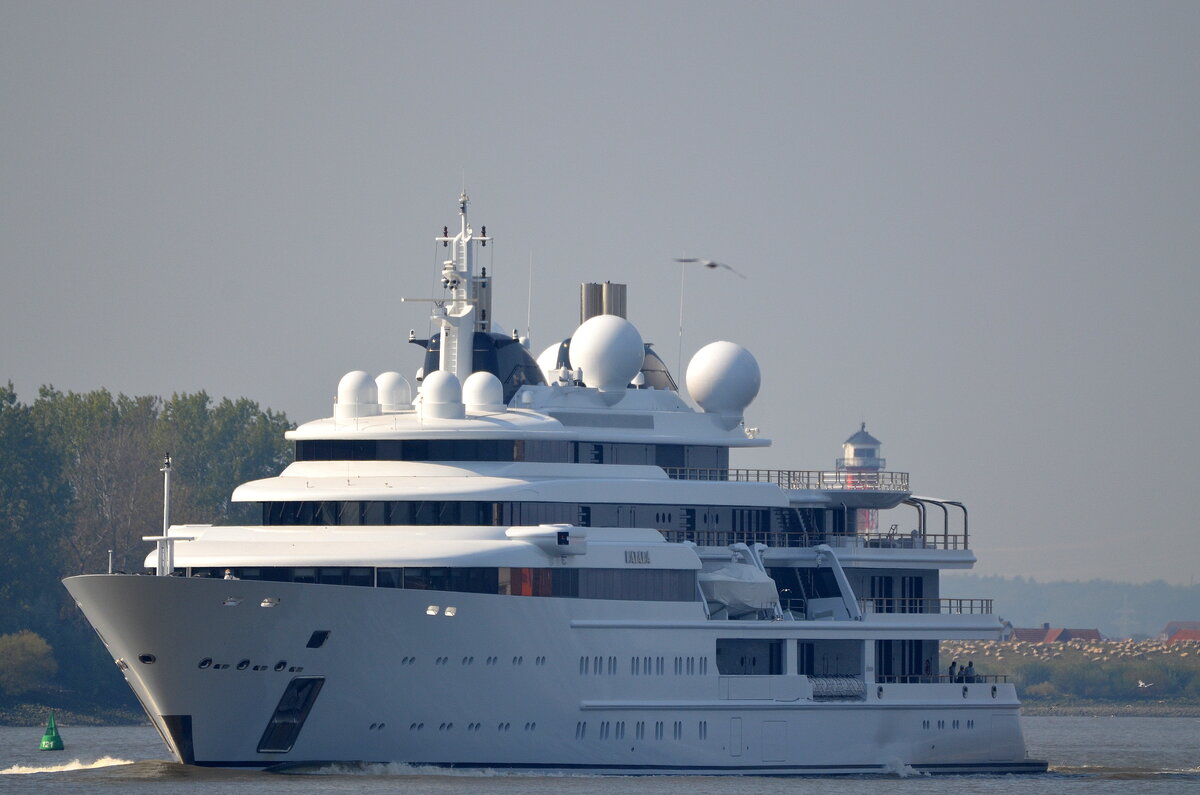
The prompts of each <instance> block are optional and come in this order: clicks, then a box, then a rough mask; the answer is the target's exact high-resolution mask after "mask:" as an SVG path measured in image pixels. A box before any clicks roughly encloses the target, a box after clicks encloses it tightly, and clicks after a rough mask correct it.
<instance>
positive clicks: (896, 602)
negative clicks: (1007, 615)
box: [779, 597, 992, 616]
mask: <svg viewBox="0 0 1200 795" xmlns="http://www.w3.org/2000/svg"><path fill="white" fill-rule="evenodd" d="M779 606H780V607H782V608H783V609H784V610H790V611H793V612H795V613H800V614H802V613H804V609H805V604H804V600H803V599H797V598H783V599H780V600H779ZM858 609H859V610H861V611H862V612H863V613H864V614H866V615H872V614H879V613H909V614H914V613H916V614H923V615H976V616H990V615H991V614H992V600H991V599H959V598H947V599H904V598H899V599H897V598H893V597H861V598H859V600H858Z"/></svg>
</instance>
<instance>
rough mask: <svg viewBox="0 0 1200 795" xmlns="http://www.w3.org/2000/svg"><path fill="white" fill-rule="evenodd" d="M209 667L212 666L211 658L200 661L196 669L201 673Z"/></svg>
mask: <svg viewBox="0 0 1200 795" xmlns="http://www.w3.org/2000/svg"><path fill="white" fill-rule="evenodd" d="M210 665H212V657H205V658H204V659H203V660H201V661H200V664H199V665H197V666H196V667H197V668H199V669H200V670H201V671H203V670H204V669H205V668H207V667H209V666H210Z"/></svg>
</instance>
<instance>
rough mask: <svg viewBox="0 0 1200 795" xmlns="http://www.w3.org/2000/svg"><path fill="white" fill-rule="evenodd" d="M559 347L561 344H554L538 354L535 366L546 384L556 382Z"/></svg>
mask: <svg viewBox="0 0 1200 795" xmlns="http://www.w3.org/2000/svg"><path fill="white" fill-rule="evenodd" d="M561 347H562V343H561V342H556V343H554V344H553V345H551V346H550V347H549V348H547V349H546V350H544V351H542V352H541V353H539V354H538V357H537V366H538V369H539V370H541V371H542V375H543V376H545V378H546V383H547V384H553V383H554V382H555V381H557V380H558V349H559V348H561Z"/></svg>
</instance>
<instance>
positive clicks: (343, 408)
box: [333, 370, 379, 419]
mask: <svg viewBox="0 0 1200 795" xmlns="http://www.w3.org/2000/svg"><path fill="white" fill-rule="evenodd" d="M378 413H379V392H378V390H377V389H376V387H375V379H374V378H372V377H371V374H370V373H368V372H366V371H364V370H352V371H351V372H349V373H346V374H345V375H344V376H342V380H341V381H338V388H337V400H336V401H335V402H334V404H333V416H334V417H338V418H342V419H345V418H354V417H369V416H372V415H375V414H378Z"/></svg>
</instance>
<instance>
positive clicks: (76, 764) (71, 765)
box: [0, 756, 133, 776]
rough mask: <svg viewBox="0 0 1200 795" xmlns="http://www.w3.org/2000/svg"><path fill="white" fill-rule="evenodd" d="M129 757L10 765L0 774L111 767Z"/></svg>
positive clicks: (131, 762)
mask: <svg viewBox="0 0 1200 795" xmlns="http://www.w3.org/2000/svg"><path fill="white" fill-rule="evenodd" d="M131 764H133V760H131V759H117V758H116V757H112V756H103V757H100V758H99V759H97V760H96V761H95V762H83V761H80V760H79V759H73V760H71V761H70V762H67V763H66V764H63V765H48V766H46V767H34V766H26V765H13V766H12V767H9V768H5V769H4V770H0V775H4V776H11V775H28V774H30V773H65V772H67V771H70V770H95V769H97V768H101V767H113V766H114V765H131Z"/></svg>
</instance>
